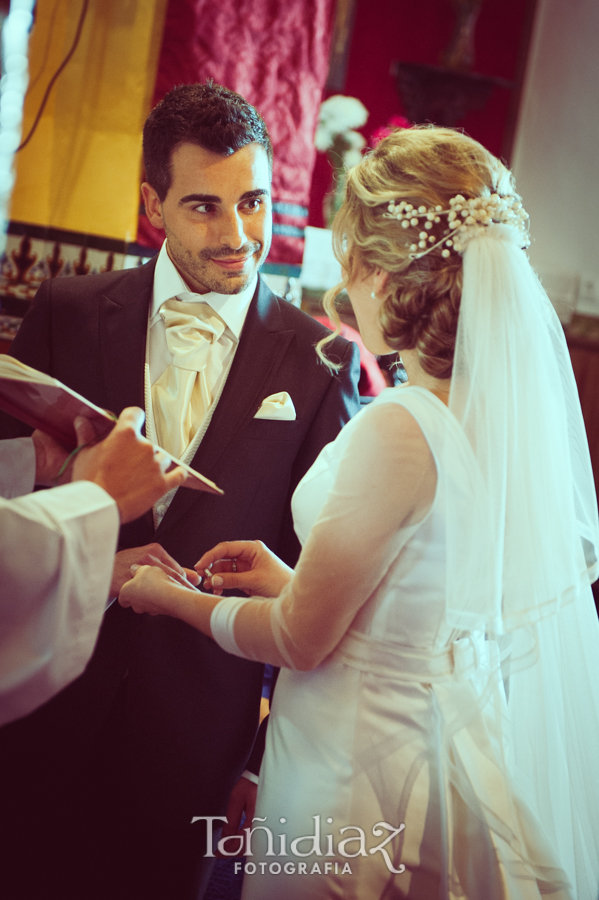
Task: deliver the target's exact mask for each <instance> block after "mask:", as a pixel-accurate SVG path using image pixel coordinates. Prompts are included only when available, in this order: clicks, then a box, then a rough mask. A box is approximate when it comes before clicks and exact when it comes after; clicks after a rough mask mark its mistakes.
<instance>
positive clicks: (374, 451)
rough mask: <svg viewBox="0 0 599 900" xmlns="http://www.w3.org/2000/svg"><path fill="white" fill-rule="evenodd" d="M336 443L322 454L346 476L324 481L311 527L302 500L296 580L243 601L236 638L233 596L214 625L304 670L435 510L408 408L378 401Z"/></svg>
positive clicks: (429, 460)
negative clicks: (271, 594) (329, 483)
mask: <svg viewBox="0 0 599 900" xmlns="http://www.w3.org/2000/svg"><path fill="white" fill-rule="evenodd" d="M439 402H440V401H439ZM335 445H336V446H335V457H334V458H333V456H332V454H331V452H330V451H328V448H325V450H324V451H323V453H322V454H321V456H320V457H319V459H318V461H317V463H316V466H317V468H318V469H322V470H323V471H327V472H329V471H330V472H331V474H333V475H334V474H336V476H337V477H336V479H335V483H334V487H332V490H330V493H328V495H327V494H323V493H322V492H321V490H320V488H319V487H315V491H316V494H315V496H314V497H313V498H311V501H310V502H309V503H308V505H307V508H308V509H309V514H308V516H309V519H310V524H311V521H312V518H313V509H314V502H315V503H317V504H318V506H323V504H324V506H323V509H322V512H321V514H320V516H319V517H318V521H317V522H316V523H315V524H314V527H313V528H312V530H310V526H309V525H308V523H307V522H304V523H302V521H301V519H302V513H301V512H300V511H299V510H298V509H297V508H296V507H294V521H295V528H296V532H297V534H298V536H299V538H300V540H301V541H302V542H303V543H304V547H303V550H302V554H301V557H300V560H299V562H298V565H297V568H296V571H295V574H294V578H293V580H292V581H291V583H290V584H289V585H288V587H287V588H286V589H285V590H284V591H283V592H282V594H281V595H280V596H279V597H278V598H277V599H276V600H268V599H264V598H263V599H261V600H259V601H258V603H259V605H258V603H252V604H249V603H248V604H244V605H242V606H241V607H240V608H239V609H238V611H237V614H236V616H235V620H234V626H233V638H234V643H233V644H232V643H231V642H230V636H231V635H230V630H229V629H230V622H231V620H230V618H229V617H228V615H227V605H226V604H223V603H220V604H219V605H218V606H217V607H216V610H215V613H214V615H213V619H212V623H211V624H212V627H213V633H214V635H215V637H216V639H217V640H219V641H225V642H227V649H229V650H230V651H232V652H235V649H236V648H237V651H238V655H240V656H244V657H246V658H247V659H259V660H262V661H264V662H269V663H272V664H273V665H276V666H287V667H289V668H292V669H299V670H305V669H312V668H314V666H316V665H318V664H319V663H320V662H322V660H323V659H324V658H325V657H326V656H328V654H329V653H330V652H331V651H332V650H333V649H334V648H335V647H336V646H337V644H338V643H339V641H340V640H341V638H342V637H343V635H344V634H345V632H346V631H347V630H348V628H349V627H350V626H351V623H352V620H353V619H354V617H355V616H356V614H357V613H358V611H359V610H360V608H361V607H362V606H363V604H364V603H365V602H366V600H367V599H368V597H370V596H371V594H372V593H373V591H374V590H375V588H376V587H377V585H378V584H380V582H381V581H382V579H383V578H384V575H385V572H386V571H387V569H388V568H389V565H390V563H391V561H392V560H393V559H395V558H396V557H397V554H398V553H399V551H400V550H401V547H402V546H403V544H405V542H406V541H407V540H408V538H409V536H410V534H411V532H412V531H413V529H414V527H415V525H416V524H417V523H418V521H419V520H422V518H423V516H424V515H425V513H426V511H427V510H428V509H430V506H431V503H432V500H433V496H434V493H435V485H436V469H435V464H434V460H433V457H432V454H431V451H430V449H429V447H428V444H427V443H426V440H425V439H424V436H423V434H422V432H421V430H420V428H419V427H418V425H417V423H416V421H415V420H414V418H413V417H412V416H411V414H410V413H409V412H408V411H407V410H405V409H404V408H403V407H401V406H396V405H395V404H393V405H392V406H390V407H385V408H384V409H383V408H379V407H378V406H370V407H369V408H367V409H366V410H364V411H363V412H362V413H361V414H360V415H359V416H358V417H356V418H355V419H353V420H352V421H351V422H349V423H348V425H346V426H345V428H344V429H343V431H342V432H341V435H340V436H339V438H338V440H337V441H336V442H335ZM330 447H331V448H332V445H330ZM339 451H341V455H340V456H337V453H338V452H339ZM310 483H312V484H316V485H317V483H318V482H317V481H316V482H315V481H314V480H307V484H308V485H309V484H310ZM308 489H309V488H308ZM312 501H314V502H312ZM254 599H256V600H258V598H254ZM227 602H228V601H227ZM225 616H227V620H226V621H225V618H224V617H225ZM221 617H222V618H221ZM221 622H222V623H223V624H222V627H221V624H220V623H221ZM227 626H229V627H227ZM227 633H229V638H227ZM221 634H222V636H221Z"/></svg>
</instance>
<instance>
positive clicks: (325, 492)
mask: <svg viewBox="0 0 599 900" xmlns="http://www.w3.org/2000/svg"><path fill="white" fill-rule="evenodd" d="M448 448H449V450H450V452H449V453H448V452H447V450H448ZM441 457H442V458H443V459H449V458H451V459H453V460H454V464H453V466H452V469H453V471H451V472H448V471H443V467H442V465H441V462H440V460H441ZM475 468H476V466H475V464H474V460H473V457H472V450H471V448H470V445H469V444H468V442H467V440H466V438H465V436H464V434H463V431H462V429H461V428H460V427H459V425H458V423H457V421H456V420H455V419H454V418H453V415H452V413H450V411H449V410H448V409H447V407H446V406H445V405H444V404H443V403H442V402H441V401H440V400H439V399H438V398H437V397H435V396H434V395H433V394H431V393H430V392H428V391H426V390H424V389H423V388H420V387H409V386H405V387H398V388H392V389H389V390H386V391H384V392H383V394H381V395H380V396H379V397H378V398H377V399H376V400H375V401H374V403H372V404H371V405H370V406H369V407H367V408H366V409H365V410H364V411H362V412H361V413H360V414H359V415H358V416H357V417H355V418H354V419H353V420H352V421H351V422H350V423H349V424H348V425H347V426H346V427H345V428H344V429H343V431H342V432H341V434H340V435H339V437H338V438H337V440H336V441H335V442H334V443H332V444H330V445H328V446H327V447H326V448H325V449H324V450H323V451H322V453H321V454H320V456H319V458H318V459H317V461H316V463H315V464H314V465H313V467H312V468H311V469H310V471H309V472H308V473H307V474H306V476H305V477H304V479H303V480H302V481H301V483H300V484H299V486H298V488H297V490H296V492H295V495H294V499H293V514H294V521H295V527H296V531H297V534H298V536H299V538H300V540H301V541H302V544H304V552H303V553H302V559H301V562H300V564H299V565H298V568H297V569H296V574H295V577H294V579H293V581H292V585H291V587H290V589H289V590H286V591H285V592H283V594H282V595H281V596H280V597H279V598H277V599H276V600H274V601H272V600H261V601H260V600H259V601H257V602H256V601H255V600H253V601H245V602H244V601H235V599H234V598H231V601H228V602H229V603H230V604H231V606H230V609H233V606H234V604H235V603H236V602H239V604H240V605H239V607H238V608H237V610H236V613H237V614H236V616H235V622H234V625H233V627H232V628H231V617H230V616H229V619H228V625H227V623H226V622H225V619H224V618H221V626H219V623H218V622H217V620H216V618H215V619H214V620H213V625H214V626H215V627H214V632H215V637H216V638H217V640H219V642H221V641H222V643H223V646H227V649H229V650H232V651H233V652H238V653H239V654H240V655H245V656H249V657H253V658H259V659H266V660H268V661H271V662H273V663H275V664H279V665H283V666H285V668H282V670H281V673H280V676H279V680H278V683H277V687H276V691H275V696H274V702H273V708H272V712H271V717H270V722H269V727H268V732H267V748H266V753H265V757H264V762H263V766H262V770H261V774H260V787H259V794H258V805H257V810H256V816H257V817H258V819H259V821H255V822H254V828H256V827H257V826H260V827H258V828H257V830H256V831H255V833H254V834H253V835H252V839H251V851H252V855H248V856H247V857H246V875H245V879H244V891H243V898H244V900H304V898H305V900H324V898H327V900H328V898H335V897H339V898H341V897H342V898H344V900H374V898H381V900H382V898H385V900H388V898H404V897H409V898H410V900H433V898H437V897H442V898H458V897H467V898H469V900H500V898H508V897H509V898H522V900H528V898H538V897H540V896H543V895H545V894H546V893H547V894H550V895H551V897H552V898H553V900H564V898H573V896H574V894H573V892H572V889H571V888H570V887H568V879H567V878H566V875H565V874H564V871H563V870H562V868H561V865H560V859H559V855H558V853H557V850H556V847H555V846H551V844H550V842H549V841H548V840H547V838H546V837H545V836H544V834H543V829H542V828H541V826H540V824H539V822H538V821H537V819H536V818H535V817H534V815H533V814H532V813H531V812H530V810H529V808H528V807H527V805H526V803H524V802H523V801H522V799H521V796H520V792H519V790H517V789H516V787H515V786H514V785H513V783H512V780H511V777H510V775H508V760H509V759H510V754H511V752H512V750H511V747H510V744H509V714H508V708H507V705H506V697H505V690H504V681H503V679H502V675H501V670H500V668H499V650H498V647H497V644H496V643H494V642H492V641H486V640H485V636H484V634H483V633H473V634H468V633H465V632H459V631H456V630H455V629H452V628H450V627H449V626H448V625H447V624H446V621H445V585H446V578H445V575H446V568H445V567H446V516H445V506H444V497H445V493H446V487H447V484H448V481H449V480H450V479H451V480H452V497H454V498H455V496H456V489H457V492H458V493H460V492H461V496H462V499H463V503H464V505H465V506H466V507H467V505H468V503H469V502H471V501H472V500H473V497H474V492H475V488H474V487H473V484H472V483H471V479H472V477H473V475H472V473H473V471H474V469H475ZM473 514H474V512H473ZM219 606H221V604H219ZM222 607H223V608H222V610H221V613H220V615H222V614H224V611H225V604H222ZM217 609H218V607H217ZM260 611H262V615H260ZM226 627H229V638H228V639H227V638H226V634H225V632H226ZM227 640H228V641H229V643H228V644H227ZM402 824H405V828H403V829H402V828H401V825H402ZM261 829H262V830H261ZM343 829H346V830H343ZM270 835H272V837H273V841H272V846H271V847H269V839H270ZM281 835H283V837H280V836H281ZM329 835H330V837H328V836H329ZM301 837H303V838H304V840H303V841H301V840H300V841H297V839H298V838H301ZM294 840H296V841H297V843H295V844H293V841H294ZM404 867H405V868H404Z"/></svg>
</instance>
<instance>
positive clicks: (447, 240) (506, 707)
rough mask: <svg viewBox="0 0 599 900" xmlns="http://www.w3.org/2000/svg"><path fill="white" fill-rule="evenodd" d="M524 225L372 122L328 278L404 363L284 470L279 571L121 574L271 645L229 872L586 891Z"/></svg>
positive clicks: (250, 644) (589, 642)
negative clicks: (260, 741)
mask: <svg viewBox="0 0 599 900" xmlns="http://www.w3.org/2000/svg"><path fill="white" fill-rule="evenodd" d="M527 226H528V217H527V215H526V213H525V211H524V210H523V208H522V205H521V203H520V198H519V197H518V195H517V194H516V193H515V190H514V184H513V179H512V176H511V174H510V173H509V172H508V171H507V169H506V168H505V167H504V166H503V165H502V164H501V163H500V162H499V161H498V160H497V159H495V158H494V157H493V156H491V154H489V153H488V152H487V151H486V150H485V149H484V148H483V147H481V146H480V145H479V144H477V143H476V142H475V141H473V140H471V139H470V138H468V137H466V136H465V135H462V134H459V133H456V132H453V131H451V130H449V129H443V128H433V127H422V128H413V129H409V130H402V131H397V132H395V133H393V134H392V135H390V136H389V137H387V138H386V139H385V140H383V141H382V142H381V143H380V144H379V145H378V146H377V147H376V149H375V150H373V151H372V152H371V153H369V154H368V155H367V156H366V157H365V158H364V160H363V161H362V162H361V163H360V164H359V165H358V166H356V167H355V168H354V169H352V170H351V171H350V173H349V176H348V183H347V193H346V199H345V203H344V205H343V207H342V209H341V210H340V212H339V214H338V216H337V219H336V221H335V226H334V238H335V244H336V252H337V255H338V257H339V259H340V261H341V263H342V266H343V270H344V281H343V285H341V286H339V289H336V290H335V291H333V292H332V295H331V296H330V297H328V298H327V300H328V305H329V314H333V315H334V310H333V307H332V303H333V300H334V296H335V295H336V293H338V290H340V289H341V287H345V288H346V290H347V293H348V295H349V297H350V300H351V302H352V305H353V308H354V311H355V314H356V318H357V320H358V324H359V327H360V331H361V334H362V337H363V339H364V342H365V343H366V345H367V346H368V347H369V349H370V350H372V351H373V352H374V353H376V354H384V353H389V352H392V351H399V352H400V353H401V358H402V362H403V363H404V365H405V367H406V370H407V372H408V377H409V381H408V383H407V384H406V385H404V386H400V387H396V388H390V389H388V390H386V391H384V392H383V393H382V394H381V395H380V396H379V397H378V398H377V399H376V400H375V401H374V402H373V403H372V404H370V405H369V406H368V407H367V408H366V409H365V410H364V411H362V412H361V413H360V414H359V415H358V416H356V417H355V418H354V419H353V420H352V421H351V422H350V423H349V424H348V425H347V426H346V427H345V428H344V429H343V431H342V432H341V434H340V435H339V437H338V439H337V440H336V441H335V442H334V443H333V444H330V445H328V446H327V447H326V448H325V449H324V450H323V452H322V453H321V455H320V457H319V458H318V460H317V461H316V463H315V465H314V466H313V467H312V469H311V470H310V471H309V472H308V474H307V475H306V476H305V478H304V479H303V481H302V482H301V483H300V485H299V486H298V488H297V490H296V492H295V496H294V500H293V513H294V520H295V527H296V531H297V534H298V536H299V538H300V540H301V541H302V544H303V550H302V554H301V557H300V559H299V562H298V564H297V567H296V569H295V571H291V570H290V569H288V568H287V567H286V566H284V565H283V564H282V563H280V562H279V561H278V560H277V558H276V557H274V555H273V554H271V553H270V552H269V551H268V550H267V549H266V548H265V547H264V546H263V545H262V544H260V543H259V542H229V543H224V544H219V545H218V546H217V547H215V548H214V549H213V550H211V551H210V552H208V553H206V554H205V555H204V556H203V557H202V559H200V560H199V563H198V568H199V570H200V571H201V572H202V573H204V572H206V573H207V575H208V576H209V577H207V578H206V581H205V586H206V587H208V588H210V589H211V590H212V591H213V593H212V594H209V593H202V592H198V591H196V590H194V589H193V588H191V587H190V588H185V587H182V586H181V585H179V584H175V583H174V582H172V581H171V580H170V579H169V577H168V576H167V575H166V573H164V572H163V571H162V570H160V569H154V568H152V567H146V566H142V567H140V568H139V569H138V570H137V571H136V573H135V575H134V577H133V579H132V580H131V581H129V582H128V583H127V584H126V585H125V587H124V588H123V590H122V593H121V596H120V602H121V604H123V605H125V606H132V607H133V609H135V610H136V611H137V612H148V613H151V614H168V615H172V616H177V617H179V618H181V619H183V620H184V621H186V622H188V623H189V624H191V625H193V626H195V627H197V628H199V629H200V630H201V631H203V632H204V633H206V634H208V635H210V636H212V637H213V638H214V640H215V641H217V642H218V643H219V644H220V645H221V646H222V647H224V648H225V649H226V650H227V651H228V652H230V653H233V654H236V655H239V656H243V657H246V658H249V659H257V660H263V661H265V662H269V663H273V664H275V665H277V666H281V667H282V672H281V675H280V678H279V681H278V684H277V689H276V693H275V697H274V703H273V709H272V714H271V720H270V724H269V728H268V736H267V749H266V753H265V757H264V763H263V767H262V770H261V775H260V788H259V794H258V805H257V810H256V818H255V819H254V822H253V826H252V828H251V829H250V828H249V826H248V829H247V830H246V837H245V841H244V850H245V854H246V856H245V864H244V866H245V873H246V874H245V879H244V893H243V897H244V898H252V900H254V898H255V900H281V898H283V897H284V898H286V900H300V898H306V900H308V898H309V900H319V898H334V897H344V898H356V900H371V898H391V897H393V898H401V897H409V898H410V900H430V898H433V897H442V898H454V897H455V898H458V897H467V898H470V900H483V898H484V900H494V898H497V900H499V898H538V897H541V896H545V895H546V894H549V895H551V897H552V898H571V900H574V898H576V900H596V898H597V895H598V891H599V775H598V774H597V761H596V757H597V748H598V747H599V662H598V660H599V654H598V648H599V627H598V623H597V616H596V612H595V608H594V605H593V602H592V596H591V590H590V583H591V582H592V580H594V578H596V577H597V558H598V555H597V551H598V547H599V528H598V524H597V506H596V498H595V494H594V487H593V479H592V472H591V467H590V461H589V454H588V448H587V444H586V437H585V433H584V426H583V423H582V417H581V413H580V406H579V403H578V396H577V392H576V386H575V383H574V379H573V375H572V369H571V366H570V361H569V356H568V351H567V348H566V345H565V341H564V337H563V333H562V331H561V327H560V325H559V322H558V320H557V318H556V316H555V313H554V312H553V309H552V307H551V305H550V303H549V300H548V298H547V296H546V294H545V292H544V291H543V289H542V287H541V285H540V283H539V282H538V280H537V278H536V276H535V274H534V273H533V271H532V269H531V267H530V264H529V261H528V258H527V255H526V247H527V246H528V243H529V240H528V228H527ZM326 351H327V348H326V341H325V342H324V345H322V342H321V346H319V348H318V352H319V353H320V355H321V357H322V358H323V359H325V360H326ZM328 364H329V365H330V366H331V367H333V368H334V361H328ZM282 387H284V386H282ZM225 487H226V486H225ZM225 589H234V590H235V591H238V592H240V593H243V592H245V593H246V594H251V596H249V597H248V596H237V597H227V598H221V597H220V596H219V595H220V594H221V593H222V591H223V590H225ZM236 841H237V846H234V844H235V842H236ZM209 849H210V848H209ZM237 849H239V839H237V838H231V837H230V838H227V839H224V840H221V842H220V850H221V852H223V853H225V855H226V854H227V853H231V854H233V853H235V852H236V850H237ZM238 865H239V866H241V865H242V864H241V863H238Z"/></svg>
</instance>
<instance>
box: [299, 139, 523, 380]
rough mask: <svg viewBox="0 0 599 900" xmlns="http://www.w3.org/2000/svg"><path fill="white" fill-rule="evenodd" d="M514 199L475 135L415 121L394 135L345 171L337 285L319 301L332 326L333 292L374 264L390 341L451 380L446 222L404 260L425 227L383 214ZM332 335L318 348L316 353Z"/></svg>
mask: <svg viewBox="0 0 599 900" xmlns="http://www.w3.org/2000/svg"><path fill="white" fill-rule="evenodd" d="M492 193H497V194H500V195H501V196H504V197H506V196H511V195H513V194H514V193H515V188H514V182H513V179H512V176H511V173H510V172H509V170H508V169H506V167H505V166H504V165H503V164H502V163H501V162H500V161H499V160H498V159H496V158H495V157H494V156H493V155H492V154H491V153H489V151H488V150H485V148H484V147H482V146H481V145H480V144H479V143H477V141H474V140H472V138H469V137H467V136H466V135H464V134H461V133H460V132H457V131H453V130H451V129H449V128H436V127H434V126H432V125H429V126H416V127H414V128H409V129H400V130H398V131H395V132H393V133H392V134H390V135H389V136H388V137H386V138H385V139H384V140H382V141H381V142H380V144H378V145H377V147H375V149H374V150H371V151H370V152H369V153H368V154H367V155H366V156H365V157H364V159H363V160H362V162H360V163H359V165H357V166H355V168H353V169H351V170H350V171H349V173H348V176H347V188H346V194H345V201H344V203H343V206H342V207H341V209H340V210H339V212H338V213H337V216H336V218H335V222H334V224H333V246H334V249H335V255H336V256H337V259H338V260H339V261H340V263H341V265H342V266H343V268H344V270H345V277H344V280H343V282H341V284H339V285H337V286H336V287H334V288H332V289H331V290H330V291H328V292H327V294H326V295H325V298H324V307H325V309H326V311H327V314H328V315H329V317H330V318H332V319H333V321H335V322H336V323H338V322H339V317H338V315H337V312H336V310H335V298H336V297H337V296H338V294H339V293H340V292H341V291H342V290H343V289H344V288H345V287H346V286H347V285H348V284H351V282H352V280H353V279H354V278H356V277H363V276H364V275H368V274H369V273H371V272H372V271H374V270H375V269H377V268H380V269H383V270H384V271H385V272H388V273H389V279H388V282H387V285H386V288H385V292H386V298H385V301H384V303H383V305H382V307H381V311H380V318H379V322H380V325H381V328H382V332H383V335H384V338H385V343H386V344H387V345H388V346H389V347H393V348H394V349H396V350H398V351H400V350H411V349H414V348H415V349H416V350H417V351H418V357H419V362H420V365H421V366H422V368H423V369H424V371H425V372H427V373H428V374H429V375H432V376H434V377H436V378H449V377H450V375H451V370H452V365H453V352H454V345H455V336H456V330H457V322H458V312H459V306H460V298H461V294H462V257H461V256H460V255H459V254H458V253H456V252H455V251H453V252H451V254H450V255H449V256H448V257H447V258H444V257H443V256H442V255H441V250H442V246H441V238H442V236H443V232H444V231H445V229H447V218H446V217H445V216H441V222H440V223H439V224H436V225H435V226H434V228H435V231H434V232H433V234H435V235H436V236H437V238H438V241H439V244H438V246H436V248H435V249H434V250H432V251H431V252H430V253H428V254H427V255H426V256H423V257H422V258H421V259H411V258H410V255H409V254H410V245H412V244H414V243H417V242H418V237H417V235H418V233H419V232H420V231H421V228H422V224H420V223H419V224H418V225H416V226H414V227H412V226H410V227H409V228H402V226H401V223H400V222H399V221H398V220H397V219H395V218H391V217H389V216H388V215H385V214H386V213H387V209H388V204H389V202H390V201H391V200H394V201H396V202H399V201H400V200H405V201H407V202H409V203H411V204H413V206H415V207H416V208H417V207H419V206H425V207H426V208H429V207H431V206H432V207H434V206H437V205H440V206H442V208H443V209H447V208H448V204H449V200H450V199H451V198H452V197H455V196H456V195H458V194H462V195H463V196H464V197H465V198H466V199H470V198H473V197H489V196H490V195H491V194H492ZM332 337H333V336H330V337H329V338H325V339H324V340H322V341H320V343H319V344H318V345H317V348H316V349H317V352H318V354H319V356H320V357H321V359H322V360H323V361H324V362H326V363H327V365H329V366H330V367H331V368H333V369H337V368H338V365H336V364H335V363H333V362H331V360H329V359H328V358H327V356H326V352H324V350H325V347H326V344H327V343H328V342H329V341H330V340H332Z"/></svg>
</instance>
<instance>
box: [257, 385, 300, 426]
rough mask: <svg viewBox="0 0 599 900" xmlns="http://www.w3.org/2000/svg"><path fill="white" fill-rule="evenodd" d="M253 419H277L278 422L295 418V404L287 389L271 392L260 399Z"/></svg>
mask: <svg viewBox="0 0 599 900" xmlns="http://www.w3.org/2000/svg"><path fill="white" fill-rule="evenodd" d="M254 418H255V419H278V420H279V421H280V422H293V421H294V420H295V406H294V405H293V400H292V399H291V397H290V396H289V394H288V393H287V391H281V392H280V393H278V394H271V395H270V397H265V398H264V400H263V401H262V406H261V407H260V409H259V410H258V412H257V413H256V415H255V416H254Z"/></svg>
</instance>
